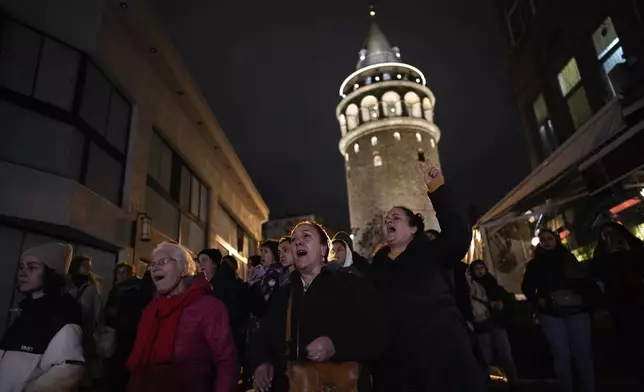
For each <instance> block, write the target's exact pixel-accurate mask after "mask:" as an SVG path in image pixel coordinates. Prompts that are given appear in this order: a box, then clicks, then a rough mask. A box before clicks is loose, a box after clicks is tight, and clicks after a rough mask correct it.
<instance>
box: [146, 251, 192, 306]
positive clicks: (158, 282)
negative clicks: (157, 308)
mask: <svg viewBox="0 0 644 392" xmlns="http://www.w3.org/2000/svg"><path fill="white" fill-rule="evenodd" d="M172 253H173V252H172V251H171V249H160V250H159V251H157V252H155V253H154V254H153V256H152V261H151V262H150V265H149V268H150V275H151V276H152V281H154V285H155V286H156V288H157V291H158V292H159V294H161V295H168V294H170V293H171V292H172V290H174V289H175V288H176V287H177V286H179V283H180V282H181V280H182V279H183V278H184V277H185V271H184V268H183V265H182V263H181V262H180V261H178V260H176V259H175V258H174V257H173V255H172Z"/></svg>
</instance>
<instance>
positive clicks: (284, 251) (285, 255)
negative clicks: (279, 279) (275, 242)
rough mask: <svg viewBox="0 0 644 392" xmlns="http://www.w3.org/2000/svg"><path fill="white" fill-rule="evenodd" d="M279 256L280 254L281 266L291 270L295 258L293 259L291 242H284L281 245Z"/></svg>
mask: <svg viewBox="0 0 644 392" xmlns="http://www.w3.org/2000/svg"><path fill="white" fill-rule="evenodd" d="M279 254H280V264H282V267H284V268H289V267H290V266H292V265H293V258H294V257H293V251H292V249H291V243H290V242H288V241H284V242H282V243H281V244H280V246H279Z"/></svg>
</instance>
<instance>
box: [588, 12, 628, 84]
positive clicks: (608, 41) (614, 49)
mask: <svg viewBox="0 0 644 392" xmlns="http://www.w3.org/2000/svg"><path fill="white" fill-rule="evenodd" d="M593 44H594V46H595V51H596V52H597V58H598V59H599V61H600V62H601V64H602V67H603V68H604V73H605V74H606V76H607V80H608V87H609V89H610V92H611V93H612V95H613V96H614V95H615V89H614V87H613V84H612V82H611V80H610V78H608V76H609V75H610V72H611V71H612V70H613V68H615V67H616V66H617V64H620V63H624V62H625V61H626V60H624V51H623V49H622V45H621V44H620V42H619V37H618V36H617V31H615V26H614V25H613V20H612V19H611V18H610V17H608V18H606V20H604V22H603V23H602V24H601V26H599V28H598V29H597V30H595V33H594V34H593Z"/></svg>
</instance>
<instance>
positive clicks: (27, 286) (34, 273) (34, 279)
mask: <svg viewBox="0 0 644 392" xmlns="http://www.w3.org/2000/svg"><path fill="white" fill-rule="evenodd" d="M44 279H45V266H44V265H43V263H41V262H40V260H38V259H37V258H36V257H35V256H32V255H26V256H25V257H23V258H22V259H20V265H19V266H18V290H19V291H20V292H21V293H23V294H28V293H33V292H35V291H38V290H40V289H42V288H43V284H44Z"/></svg>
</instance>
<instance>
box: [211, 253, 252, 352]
mask: <svg viewBox="0 0 644 392" xmlns="http://www.w3.org/2000/svg"><path fill="white" fill-rule="evenodd" d="M210 283H211V284H212V291H213V294H214V295H215V297H217V298H218V299H219V300H220V301H221V302H223V303H224V305H226V309H227V310H228V318H229V320H230V328H231V331H232V333H233V338H234V339H235V342H236V344H237V347H238V349H239V348H240V345H241V344H242V343H243V341H244V334H245V326H246V322H247V320H248V317H249V315H250V304H249V302H248V292H247V288H246V284H245V283H244V282H243V281H242V280H241V279H239V278H238V277H237V275H236V274H235V270H233V269H232V268H231V267H230V266H229V265H228V264H226V263H221V264H220V265H219V266H218V267H217V270H216V272H215V275H214V276H213V278H212V281H211V282H210Z"/></svg>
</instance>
